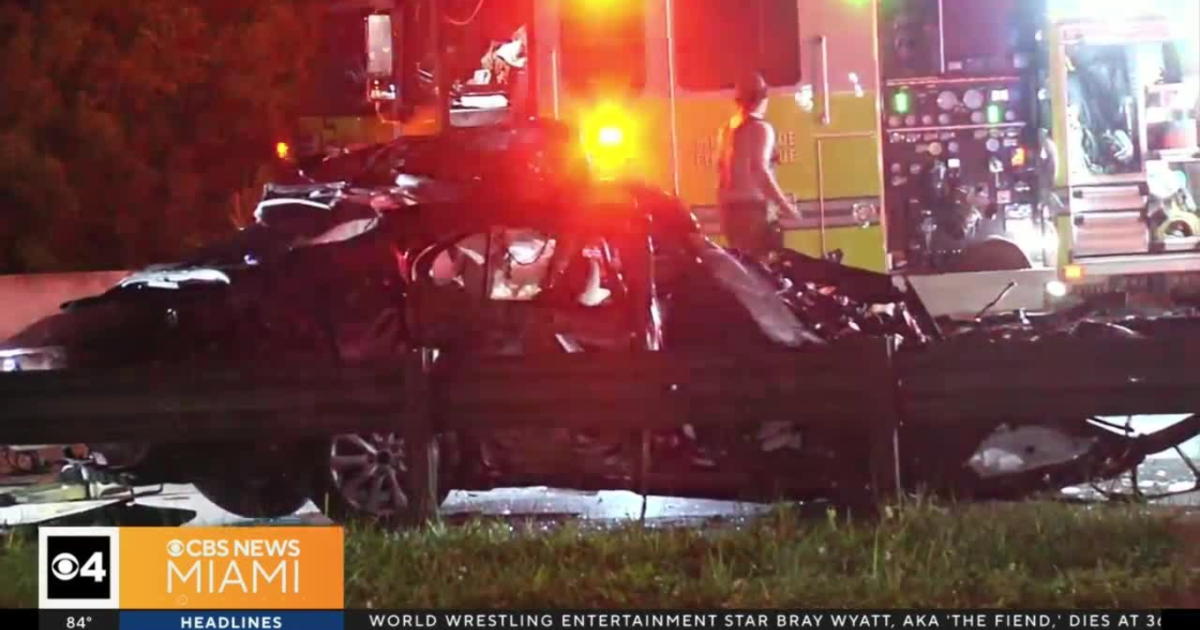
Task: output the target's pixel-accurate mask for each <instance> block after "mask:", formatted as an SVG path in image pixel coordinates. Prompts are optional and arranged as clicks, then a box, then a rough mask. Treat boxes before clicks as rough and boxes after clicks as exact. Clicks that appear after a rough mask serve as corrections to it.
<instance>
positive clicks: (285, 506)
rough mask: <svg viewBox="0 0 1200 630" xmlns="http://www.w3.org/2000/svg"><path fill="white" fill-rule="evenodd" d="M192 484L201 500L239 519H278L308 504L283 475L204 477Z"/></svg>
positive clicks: (302, 492)
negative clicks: (201, 497) (207, 501)
mask: <svg viewBox="0 0 1200 630" xmlns="http://www.w3.org/2000/svg"><path fill="white" fill-rule="evenodd" d="M194 483H195V486H196V490H198V491H199V492H200V494H202V495H204V498H206V499H208V500H209V501H212V502H213V503H214V504H215V505H216V506H217V507H219V508H221V509H222V510H225V511H226V512H229V513H231V514H236V515H238V516H240V517H242V518H256V519H260V518H282V517H285V516H290V515H292V514H295V513H296V512H298V511H300V508H302V507H304V505H305V504H306V503H308V493H307V492H306V489H305V488H304V487H301V486H298V484H297V483H296V480H295V479H294V478H292V477H291V476H290V475H286V474H270V473H265V474H253V475H249V476H237V477H235V476H233V475H229V476H225V475H217V476H206V477H204V478H201V479H197V480H196V481H195V482H194Z"/></svg>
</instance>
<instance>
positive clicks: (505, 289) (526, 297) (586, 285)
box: [487, 229, 619, 308]
mask: <svg viewBox="0 0 1200 630" xmlns="http://www.w3.org/2000/svg"><path fill="white" fill-rule="evenodd" d="M490 252H491V254H490V257H489V263H488V268H489V275H488V279H489V281H490V285H489V288H488V289H487V295H488V297H489V298H490V299H492V300H496V301H503V302H531V301H534V300H542V299H543V298H546V299H549V300H551V301H553V302H554V303H555V304H556V305H558V306H580V307H586V308H594V307H601V306H605V305H608V304H610V303H611V302H612V301H613V299H614V296H615V295H617V294H618V293H619V291H618V283H619V279H618V276H617V272H616V270H615V269H614V266H613V261H612V259H611V255H610V251H609V249H608V244H607V243H606V242H605V240H604V239H602V238H598V237H583V238H574V237H568V238H565V239H564V238H556V237H554V236H551V235H547V234H544V233H541V232H539V231H536V230H523V229H503V230H497V231H496V232H494V233H493V234H492V246H491V248H490ZM551 284H554V285H555V286H554V287H553V289H554V290H553V293H554V296H553V297H551V296H549V295H548V294H547V290H548V289H550V288H551Z"/></svg>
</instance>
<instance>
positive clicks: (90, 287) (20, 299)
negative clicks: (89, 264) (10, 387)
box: [0, 271, 129, 340]
mask: <svg viewBox="0 0 1200 630" xmlns="http://www.w3.org/2000/svg"><path fill="white" fill-rule="evenodd" d="M128 275H129V272H127V271H99V272H91V273H45V274H29V275H19V276H0V340H3V339H8V338H9V337H11V336H13V335H15V334H16V333H18V332H20V331H21V330H22V329H24V328H25V327H26V326H28V325H30V324H32V323H33V322H36V321H37V320H39V319H42V318H43V317H46V316H48V315H53V314H54V313H56V312H58V310H59V307H60V306H61V305H62V303H63V302H69V301H71V300H76V299H79V298H83V297H87V296H89V295H96V294H98V293H103V292H104V291H107V290H108V289H110V288H112V287H113V286H114V285H115V284H116V283H117V282H119V281H120V280H121V278H124V277H125V276H128Z"/></svg>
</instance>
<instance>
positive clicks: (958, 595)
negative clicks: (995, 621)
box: [346, 504, 1200, 608]
mask: <svg viewBox="0 0 1200 630" xmlns="http://www.w3.org/2000/svg"><path fill="white" fill-rule="evenodd" d="M1182 544H1183V543H1182V541H1181V539H1180V537H1179V536H1178V534H1177V532H1176V531H1174V526H1173V525H1172V524H1171V523H1170V522H1168V521H1167V520H1166V519H1164V518H1162V517H1161V516H1160V515H1155V514H1152V513H1149V512H1147V511H1144V510H1143V511H1138V510H1136V509H1133V508H1114V507H1108V506H1106V507H1104V508H1099V509H1098V508H1090V509H1089V508H1080V507H1070V506H1064V505H1058V504H1023V505H1016V506H975V507H962V508H955V509H954V510H953V511H950V510H946V509H942V508H939V507H936V506H932V505H927V504H926V505H917V506H913V507H910V508H908V509H904V510H889V511H888V517H887V518H884V519H883V520H880V521H876V522H854V521H847V520H845V519H842V518H840V517H837V516H835V515H829V516H828V518H826V519H824V520H820V519H818V520H817V521H815V522H814V521H813V520H804V519H800V518H799V517H798V516H797V515H796V513H795V512H793V511H791V510H789V509H779V510H776V511H775V512H773V513H772V514H771V515H770V516H768V517H766V518H764V519H761V520H758V521H754V522H751V523H747V524H745V525H744V526H742V527H740V528H724V529H718V530H711V529H710V530H697V529H645V528H642V527H640V526H638V525H636V524H635V525H629V526H624V527H620V528H617V529H615V530H611V531H588V530H586V529H584V528H583V527H581V526H579V525H568V526H566V527H564V528H561V529H558V530H556V531H553V532H550V533H541V534H537V535H533V534H531V533H530V532H529V530H528V529H524V528H514V527H512V526H511V525H507V524H500V523H475V524H471V525H467V526H464V527H458V528H434V529H433V530H432V531H427V532H422V533H401V534H395V533H386V532H380V531H372V530H354V531H352V532H350V533H349V535H348V537H347V544H346V554H347V555H346V566H347V577H346V602H347V606H350V607H375V608H405V607H433V608H441V607H464V608H469V607H481V608H483V607H487V608H490V607H497V608H503V607H527V608H533V607H544V606H549V607H564V608H566V607H570V608H574V607H631V608H656V607H664V608H675V607H726V608H756V607H798V608H828V607H880V608H893V607H901V608H903V607H961V608H983V607H1006V606H1026V607H1039V606H1047V607H1085V608H1092V607H1125V606H1132V607H1138V606H1146V607H1154V606H1165V605H1168V604H1178V603H1179V602H1181V601H1183V598H1185V597H1187V596H1188V594H1189V593H1191V592H1193V591H1197V590H1200V575H1197V574H1196V572H1195V571H1194V570H1193V567H1190V566H1188V563H1187V562H1185V560H1184V558H1183V555H1182V554H1181V546H1182Z"/></svg>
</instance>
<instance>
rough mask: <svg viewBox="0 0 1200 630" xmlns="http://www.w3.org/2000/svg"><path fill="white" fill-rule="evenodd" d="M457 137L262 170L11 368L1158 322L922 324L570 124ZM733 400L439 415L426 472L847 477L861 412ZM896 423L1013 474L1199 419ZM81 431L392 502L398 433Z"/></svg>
mask: <svg viewBox="0 0 1200 630" xmlns="http://www.w3.org/2000/svg"><path fill="white" fill-rule="evenodd" d="M464 134H467V135H463V136H460V137H456V138H451V139H444V138H443V139H433V140H421V141H415V142H414V141H407V140H406V141H399V142H397V143H392V144H389V145H383V146H379V147H372V148H370V149H367V150H364V151H363V152H359V153H356V154H353V155H348V156H342V157H340V158H337V160H338V161H337V162H336V163H325V164H322V165H315V166H314V167H313V168H311V169H310V171H309V172H308V173H307V174H305V175H302V176H300V177H298V178H297V179H296V180H295V181H293V182H290V183H289V184H288V185H277V186H269V187H268V188H267V189H266V191H265V194H264V198H263V201H262V203H261V204H260V206H259V208H258V212H257V214H256V219H257V223H256V224H255V225H253V226H251V227H249V228H246V229H244V230H242V231H240V232H239V233H237V234H235V235H233V236H232V237H231V238H230V239H228V240H227V241H225V242H222V243H217V244H214V245H213V246H212V247H209V248H207V249H205V250H203V251H200V252H197V253H195V254H194V255H192V256H190V257H188V258H186V259H185V260H183V261H181V262H178V263H174V264H170V265H162V266H158V267H154V268H151V269H147V270H144V271H141V272H139V273H136V274H133V275H131V276H130V277H128V278H126V279H125V280H123V281H121V282H120V283H119V285H118V286H116V287H113V288H112V289H111V290H110V291H108V292H106V293H104V294H102V295H98V296H94V297H90V298H86V299H83V300H77V301H75V302H72V303H69V304H67V305H65V306H64V308H63V310H62V312H61V313H59V314H56V315H54V316H52V317H50V318H47V319H45V320H43V321H40V322H37V323H35V324H33V325H32V326H30V327H29V328H28V329H26V330H24V331H23V332H21V333H20V334H18V335H16V336H15V337H13V338H12V339H10V340H8V341H7V342H5V343H4V344H3V345H2V346H0V351H2V352H4V353H5V354H4V356H5V357H8V358H7V359H6V361H10V362H11V364H12V367H14V369H21V370H34V369H70V368H73V367H84V366H87V367H105V366H136V365H140V366H157V365H189V364H193V363H195V364H201V363H203V364H217V365H219V364H221V363H222V362H225V363H229V364H239V365H240V364H248V363H261V364H264V365H281V364H304V363H311V364H320V365H369V364H372V363H386V362H388V361H392V360H395V359H397V358H398V357H400V356H402V355H403V354H404V353H406V352H409V351H410V350H411V349H413V348H436V349H437V351H438V353H439V356H441V357H444V358H440V359H439V361H443V362H446V363H447V364H449V365H453V362H455V361H459V362H469V361H471V360H472V358H473V357H497V356H512V357H523V358H527V359H531V358H533V357H537V356H542V355H547V354H569V353H621V352H629V351H631V350H638V351H650V352H663V351H681V352H684V351H686V352H689V353H692V354H697V353H700V354H703V353H711V354H713V355H720V354H723V353H729V352H745V351H746V350H748V349H749V350H754V349H761V350H763V351H780V350H782V351H787V352H805V351H806V350H808V349H812V348H825V347H829V346H837V345H838V344H843V343H849V342H850V341H851V340H854V339H859V338H863V337H881V338H890V339H892V340H894V343H895V346H896V348H897V351H898V352H899V353H900V354H902V355H906V356H907V355H911V356H918V355H921V354H922V353H926V352H928V351H929V350H930V349H931V348H943V349H944V348H947V347H950V348H954V347H961V348H964V349H968V348H971V347H975V346H978V345H979V344H993V343H1006V342H1009V341H1011V340H1013V339H1018V340H1022V341H1026V342H1036V341H1037V340H1038V339H1041V338H1055V337H1061V336H1067V337H1072V336H1086V335H1092V336H1095V337H1097V338H1113V337H1130V336H1133V337H1139V336H1141V337H1148V336H1153V335H1155V334H1159V333H1158V328H1156V327H1159V326H1166V325H1168V324H1161V323H1155V322H1149V323H1147V322H1141V323H1140V324H1139V322H1122V323H1119V324H1118V323H1113V322H1108V321H1103V320H1101V319H1096V318H1091V319H1089V318H1087V317H1084V314H1074V315H1071V316H1067V317H1065V318H1064V316H1062V315H1056V316H1053V317H1049V316H1048V317H1045V318H1039V317H1037V316H1032V315H1029V314H1024V313H1017V314H1008V313H1004V314H997V315H994V316H988V317H984V316H981V317H980V318H977V319H976V320H973V321H969V322H957V323H955V322H947V321H938V320H935V319H934V318H933V317H931V316H930V314H929V312H928V311H927V310H926V309H925V308H924V307H923V305H922V303H921V300H920V297H919V296H918V295H917V294H916V292H915V291H914V290H913V289H912V287H911V286H903V285H902V284H898V283H897V282H896V281H895V280H894V279H893V278H892V277H890V276H887V275H884V274H876V273H873V272H868V271H863V270H859V269H852V268H849V267H846V266H843V265H841V264H839V263H838V262H836V261H833V260H819V259H814V258H810V257H807V256H804V255H801V254H798V253H796V252H791V251H786V250H785V251H780V252H776V253H775V255H773V256H772V257H771V259H769V260H767V261H754V260H749V259H747V258H746V257H744V256H742V255H740V254H739V253H738V252H735V251H728V250H726V249H724V248H722V247H720V246H718V245H717V244H715V243H714V242H712V241H711V240H710V239H709V238H707V237H706V236H705V235H704V234H703V233H702V231H701V229H700V227H699V224H698V222H697V221H696V219H695V218H694V217H693V216H692V214H691V213H690V211H689V209H688V208H687V207H685V206H684V205H683V204H682V203H681V202H680V201H679V200H678V199H677V198H675V197H673V196H671V195H669V194H666V193H664V192H662V191H659V190H655V189H653V188H649V187H646V186H641V185H636V184H630V183H617V182H607V183H601V182H586V181H585V180H584V179H581V177H584V176H583V175H580V174H579V171H577V170H576V169H577V167H578V165H577V163H576V162H575V161H573V160H575V159H576V158H575V157H574V156H573V155H572V153H571V152H570V150H569V148H566V147H567V146H569V144H570V143H569V142H567V141H565V140H564V139H565V138H569V135H568V134H565V133H563V132H562V131H561V130H560V129H556V128H554V127H553V126H552V125H544V124H537V125H530V126H518V127H514V128H507V127H504V128H496V129H487V130H476V131H470V132H464ZM464 151H466V152H472V151H474V152H475V154H474V156H473V159H472V160H470V161H467V160H465V159H464V158H463V157H462V156H463V155H464ZM464 164H470V165H471V167H470V168H464V166H463V165H464ZM305 180H307V181H305ZM1143 324H1144V325H1143ZM1139 326H1140V329H1139ZM942 356H949V357H952V356H953V352H949V353H946V352H943V355H942ZM947 360H951V359H947ZM7 365H9V363H6V366H7ZM314 413H316V411H315V410H314ZM755 413H758V414H759V415H758V416H756V418H755V420H756V422H755V424H754V425H753V426H752V427H750V428H746V429H740V430H738V431H732V432H730V431H697V430H696V429H695V428H694V427H692V426H691V425H689V424H688V423H687V418H680V419H679V420H680V422H679V428H678V429H671V430H667V429H655V430H654V431H653V432H652V439H651V440H650V441H649V443H648V444H642V443H641V442H639V441H637V440H631V439H630V437H629V436H628V435H624V434H621V433H620V432H614V431H605V430H604V428H603V427H598V428H597V429H596V430H594V431H579V430H559V431H553V432H548V431H545V430H538V431H534V430H513V429H504V430H501V429H497V430H486V429H483V430H475V431H470V432H460V433H458V434H445V435H442V436H439V442H438V443H439V445H440V450H441V456H440V458H439V464H440V466H441V468H442V471H441V473H440V475H439V477H440V479H441V484H440V488H439V490H440V492H441V494H442V497H443V498H444V497H445V496H446V494H447V493H448V492H449V490H450V489H490V488H497V487H506V486H513V485H529V484H530V483H545V482H546V480H547V479H549V480H552V481H556V482H557V481H558V480H559V478H557V477H554V478H547V477H542V478H541V479H542V481H541V482H538V481H537V480H535V479H532V478H531V474H530V472H529V471H538V470H546V469H548V468H554V467H560V468H561V467H563V466H567V467H572V468H577V469H579V470H586V472H579V473H578V474H572V475H568V476H569V477H570V478H572V479H576V480H581V481H579V483H578V485H592V486H597V487H608V488H620V487H629V483H630V481H629V480H630V477H631V471H632V470H633V469H634V468H635V467H636V462H637V461H638V459H637V458H638V456H639V453H640V452H641V450H642V449H643V448H649V449H650V450H651V451H652V452H653V455H654V457H653V461H654V466H656V467H658V472H660V473H663V474H671V475H676V476H683V477H687V476H694V477H695V478H697V479H700V480H703V479H710V478H715V477H714V476H719V475H722V474H730V473H739V474H741V475H744V476H745V477H746V478H748V479H753V480H758V481H756V482H755V483H754V484H752V485H758V486H761V487H759V488H750V489H749V491H748V492H739V493H738V496H758V497H760V498H763V499H767V498H773V497H770V496H768V495H771V493H772V492H773V491H772V490H771V488H772V487H776V486H777V484H776V485H773V484H772V483H770V479H776V478H787V479H791V480H797V479H799V480H804V483H802V484H792V485H791V486H790V487H791V488H792V490H791V491H789V493H786V494H785V496H787V497H790V498H796V499H799V498H805V499H807V498H828V499H834V500H837V499H841V498H845V492H846V488H847V486H848V485H851V484H848V483H847V482H846V480H847V479H851V480H853V479H857V478H859V477H861V473H862V470H863V468H864V464H863V462H862V459H861V455H860V452H861V450H860V447H861V445H860V444H859V443H858V440H859V436H858V435H857V434H855V433H853V432H851V431H846V430H843V429H840V428H839V427H828V426H819V425H816V424H812V423H809V422H806V420H807V418H806V415H805V411H804V410H803V409H772V408H771V406H770V405H764V408H763V409H758V410H756V412H755ZM0 421H2V420H0ZM900 431H901V436H900V439H901V440H902V441H903V442H905V443H906V444H908V445H915V446H914V447H913V448H911V449H908V450H906V451H905V452H906V453H911V454H906V455H904V458H903V461H902V466H903V468H904V479H905V485H906V486H910V485H911V487H913V488H928V489H930V490H933V491H937V492H952V493H955V494H956V495H960V496H961V495H968V496H976V497H1021V496H1027V495H1029V494H1032V493H1035V492H1041V491H1053V490H1055V489H1057V488H1061V487H1063V486H1065V485H1069V484H1074V483H1086V482H1089V481H1093V480H1096V479H1103V478H1111V477H1113V476H1117V475H1121V474H1124V473H1125V472H1127V471H1129V470H1131V469H1133V468H1136V466H1137V465H1138V464H1139V463H1140V462H1141V461H1142V460H1143V459H1144V458H1145V457H1146V456H1147V455H1150V454H1153V453H1156V452H1159V451H1162V450H1166V449H1169V448H1172V447H1173V446H1175V445H1177V444H1179V443H1181V442H1184V441H1186V440H1188V439H1191V438H1193V437H1195V436H1196V435H1197V434H1200V420H1198V419H1197V418H1196V417H1194V416H1193V417H1192V418H1189V419H1188V420H1185V421H1183V422H1181V423H1179V424H1177V425H1175V426H1173V427H1171V428H1170V429H1167V430H1164V431H1163V432H1159V433H1157V434H1152V435H1150V436H1137V435H1132V434H1131V433H1129V432H1127V431H1121V430H1119V427H1117V428H1116V429H1114V427H1112V426H1106V425H1105V424H1104V423H1103V422H1102V421H1098V420H1097V419H1094V418H1086V417H1078V418H1075V417H1072V418H1047V419H1044V420H1041V421H1036V422H1028V421H1025V422H1020V423H1006V422H1003V421H996V422H990V421H989V422H987V423H972V424H971V425H969V426H967V425H963V426H962V427H958V426H954V425H947V424H945V423H944V422H933V423H923V422H921V418H912V419H908V421H906V422H905V424H904V425H903V426H902V427H901V429H900ZM90 448H91V450H92V458H93V465H95V466H101V467H103V468H105V469H107V470H112V471H119V472H120V473H122V474H125V475H128V476H129V478H130V479H131V480H133V481H131V483H133V482H136V483H140V484H157V483H165V482H180V483H192V484H195V486H196V487H197V489H198V490H199V491H200V492H201V493H202V494H204V495H205V496H206V497H207V498H209V499H210V500H212V501H213V502H214V503H216V504H217V505H218V506H220V507H221V508H223V509H225V510H227V511H229V512H232V513H234V514H238V515H242V516H248V517H275V516H283V515H287V514H291V513H293V512H295V511H296V510H298V509H300V508H301V507H302V506H303V505H305V504H306V503H307V502H308V501H309V500H313V501H314V502H315V503H316V505H317V506H318V507H320V508H321V509H323V510H324V511H325V512H326V513H327V514H329V515H330V516H331V517H333V518H335V519H338V520H345V519H351V518H367V519H372V520H377V521H384V522H388V521H392V520H395V519H398V518H400V517H401V515H402V514H403V513H404V511H405V510H406V509H407V505H408V503H409V500H410V497H409V495H408V493H409V489H408V488H409V486H408V482H407V479H406V474H407V472H408V469H407V466H406V457H407V451H406V445H405V443H404V440H403V438H401V436H400V435H399V433H373V434H361V435H360V434H346V435H336V436H332V437H331V438H329V439H327V440H320V441H317V442H313V441H311V440H305V441H298V440H289V438H288V436H286V435H281V436H279V439H278V440H277V441H275V442H274V443H257V444H245V443H237V442H235V441H230V442H228V443H223V444H217V443H211V444H174V443H170V442H160V443H144V444H93V445H90ZM576 472H578V471H576ZM533 476H534V477H536V475H533ZM697 485H698V486H703V483H700V484H697ZM693 492H694V493H695V494H697V495H699V496H708V495H714V494H720V493H717V492H714V491H708V490H705V489H704V488H703V487H699V488H698V489H695V490H694V491H693Z"/></svg>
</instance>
